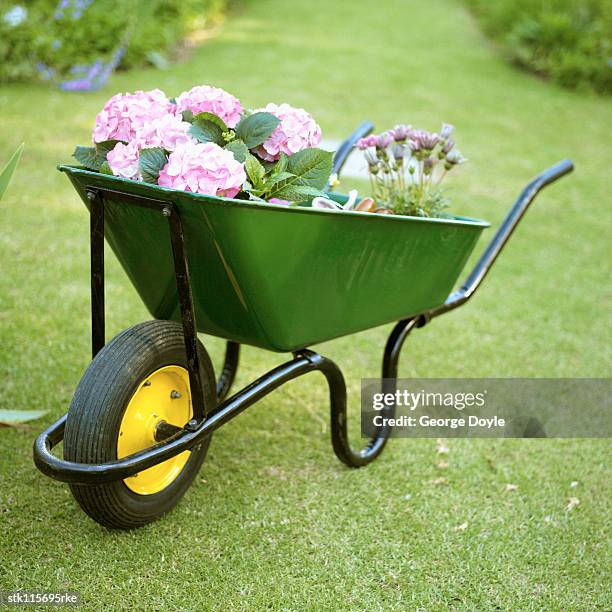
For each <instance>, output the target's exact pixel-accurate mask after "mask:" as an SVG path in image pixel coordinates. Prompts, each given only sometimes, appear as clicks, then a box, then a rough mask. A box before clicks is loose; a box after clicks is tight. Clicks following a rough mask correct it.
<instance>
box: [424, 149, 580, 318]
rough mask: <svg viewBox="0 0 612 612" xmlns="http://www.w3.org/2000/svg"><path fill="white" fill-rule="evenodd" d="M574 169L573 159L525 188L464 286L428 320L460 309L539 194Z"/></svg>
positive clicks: (549, 170) (558, 165) (430, 314)
mask: <svg viewBox="0 0 612 612" xmlns="http://www.w3.org/2000/svg"><path fill="white" fill-rule="evenodd" d="M573 169H574V164H573V163H572V162H571V160H569V159H565V160H563V161H560V162H558V163H556V164H555V165H554V166H551V167H550V168H548V169H547V170H544V171H543V172H542V173H540V174H539V175H538V176H536V177H535V178H534V179H533V180H532V181H531V182H530V183H529V184H528V185H527V186H526V187H525V189H523V191H522V193H521V195H520V196H519V197H518V199H517V200H516V202H515V203H514V205H513V206H512V208H511V209H510V211H509V212H508V214H507V215H506V218H505V219H504V221H503V223H502V224H501V226H500V227H499V229H498V230H497V232H496V233H495V235H494V236H493V238H492V239H491V242H490V243H489V245H488V246H487V248H486V249H485V250H484V253H483V254H482V255H481V257H480V259H479V260H478V262H477V263H476V265H475V266H474V269H473V270H472V272H471V273H470V275H469V276H468V277H467V279H466V280H465V282H464V283H463V285H461V287H460V289H458V290H457V291H455V292H454V293H452V294H451V295H450V296H449V297H448V299H447V300H446V302H445V303H444V304H443V305H442V306H440V307H439V308H437V309H435V310H433V311H431V312H430V313H427V316H428V317H429V318H431V317H434V316H437V315H440V314H442V313H444V312H448V311H449V310H452V309H454V308H457V307H458V306H461V305H462V304H464V303H465V302H466V301H467V300H468V299H469V298H470V297H472V295H474V293H475V291H476V289H478V287H479V286H480V284H481V283H482V281H483V280H484V278H485V276H486V275H487V273H488V272H489V270H490V269H491V266H492V265H493V263H494V262H495V260H496V259H497V256H498V255H499V254H500V252H501V250H502V249H503V248H504V246H505V245H506V242H508V239H509V238H510V236H511V235H512V232H513V231H514V230H515V229H516V226H517V225H518V224H519V221H520V220H521V219H522V218H523V215H524V214H525V212H526V211H527V209H528V208H529V206H530V204H531V203H532V202H533V200H534V199H535V197H536V196H537V195H538V193H539V192H540V191H541V190H542V189H544V187H546V186H547V185H550V184H551V183H554V182H555V181H556V180H558V179H560V178H561V177H563V176H565V175H566V174H569V173H570V172H571V171H572V170H573Z"/></svg>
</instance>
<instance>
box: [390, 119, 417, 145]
mask: <svg viewBox="0 0 612 612" xmlns="http://www.w3.org/2000/svg"><path fill="white" fill-rule="evenodd" d="M411 131H412V126H411V125H404V124H403V123H398V124H397V125H396V126H395V127H394V128H393V129H392V130H390V134H392V135H393V139H394V140H395V142H406V140H408V138H409V137H410V132H411Z"/></svg>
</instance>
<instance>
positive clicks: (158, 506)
mask: <svg viewBox="0 0 612 612" xmlns="http://www.w3.org/2000/svg"><path fill="white" fill-rule="evenodd" d="M198 350H199V356H200V364H201V372H202V376H201V378H202V387H203V390H204V399H205V405H206V407H207V410H210V409H211V408H213V407H214V406H215V404H216V391H215V387H216V383H215V376H214V372H213V367H212V364H211V361H210V358H209V356H208V353H207V352H206V350H205V349H204V347H203V346H202V344H201V343H200V342H198ZM167 365H179V366H182V367H185V368H186V367H187V361H186V357H185V341H184V337H183V329H182V326H181V325H180V324H179V323H174V322H171V321H149V322H146V323H141V324H139V325H135V326H134V327H130V328H129V329H126V330H125V331H123V332H121V333H120V334H119V335H117V336H116V337H115V338H114V339H113V340H112V341H111V342H109V343H108V344H107V345H106V346H105V347H104V348H103V349H102V350H101V351H100V352H99V353H98V355H96V357H95V359H94V360H93V361H92V362H91V363H90V364H89V367H88V368H87V370H86V371H85V374H84V375H83V378H82V379H81V381H80V382H79V386H78V387H77V390H76V392H75V394H74V398H73V400H72V403H71V405H70V410H69V412H68V419H67V421H66V430H65V434H64V458H65V459H67V460H69V461H77V462H81V463H103V462H106V461H112V460H113V459H116V458H117V436H118V435H119V427H120V424H121V419H122V417H123V414H124V412H125V409H126V407H127V405H128V403H129V400H130V398H131V397H132V395H133V394H134V393H135V391H136V389H137V388H138V385H139V384H141V383H142V382H143V380H145V379H146V378H147V376H150V375H151V374H152V373H153V372H154V371H155V370H157V369H159V368H161V367H164V366H167ZM209 444H210V437H209V438H208V439H207V440H206V441H205V442H203V443H202V444H201V445H200V446H199V448H198V447H196V448H194V449H192V450H191V456H190V458H189V459H188V461H187V463H186V464H185V467H184V468H183V470H182V471H181V473H180V474H179V475H178V477H177V478H176V479H175V480H174V481H173V482H172V483H171V484H170V485H168V486H167V487H166V488H165V489H163V490H162V491H160V492H158V493H155V494H153V495H139V494H137V493H135V492H133V491H132V490H131V489H129V488H128V487H127V486H126V485H125V484H124V483H123V481H118V482H112V483H109V484H103V485H70V489H71V490H72V494H73V495H74V497H75V499H76V500H77V502H78V503H79V505H80V506H81V508H83V510H84V511H85V512H86V513H87V514H88V515H89V516H90V517H91V518H93V519H94V520H95V521H97V522H98V523H100V524H101V525H104V526H105V527H109V528H115V529H133V528H135V527H141V526H142V525H145V524H147V523H150V522H151V521H154V520H155V519H157V518H159V517H160V516H162V515H163V514H165V513H166V512H168V511H169V510H171V509H172V508H173V507H174V506H175V505H176V504H177V502H178V501H179V500H180V498H181V497H182V496H183V494H184V493H185V491H186V490H187V489H188V488H189V486H190V485H191V483H192V481H193V479H194V478H195V477H196V475H197V473H198V470H199V469H200V466H201V465H202V462H203V461H204V457H205V456H206V452H207V450H208V446H209Z"/></svg>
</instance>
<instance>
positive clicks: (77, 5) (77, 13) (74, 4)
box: [53, 0, 93, 21]
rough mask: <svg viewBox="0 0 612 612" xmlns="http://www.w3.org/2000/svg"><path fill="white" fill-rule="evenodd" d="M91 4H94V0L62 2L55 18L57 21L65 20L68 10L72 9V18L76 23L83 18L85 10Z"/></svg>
mask: <svg viewBox="0 0 612 612" xmlns="http://www.w3.org/2000/svg"><path fill="white" fill-rule="evenodd" d="M91 4H93V0H60V2H59V4H58V5H57V7H56V9H55V13H54V14H53V18H54V19H55V20H56V21H57V20H58V19H63V18H64V17H65V16H66V13H67V12H68V9H70V8H72V12H70V17H71V18H72V19H73V20H74V21H78V20H79V19H80V18H81V17H82V16H83V13H84V12H85V10H87V9H88V8H89V7H90V6H91Z"/></svg>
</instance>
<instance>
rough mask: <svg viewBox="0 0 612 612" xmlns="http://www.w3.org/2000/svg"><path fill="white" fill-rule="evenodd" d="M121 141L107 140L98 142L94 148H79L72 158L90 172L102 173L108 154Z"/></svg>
mask: <svg viewBox="0 0 612 612" xmlns="http://www.w3.org/2000/svg"><path fill="white" fill-rule="evenodd" d="M118 142H122V141H121V140H105V141H104V142H98V143H96V145H95V146H93V147H82V146H77V147H76V149H75V150H74V153H73V154H72V156H73V157H74V158H75V159H76V160H77V161H78V162H79V163H80V164H81V165H83V166H85V167H86V168H88V169H89V170H95V171H96V172H100V168H101V167H102V164H103V163H104V162H105V161H106V154H107V153H108V152H109V151H112V150H113V149H114V148H115V145H116V144H117V143H118Z"/></svg>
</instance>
